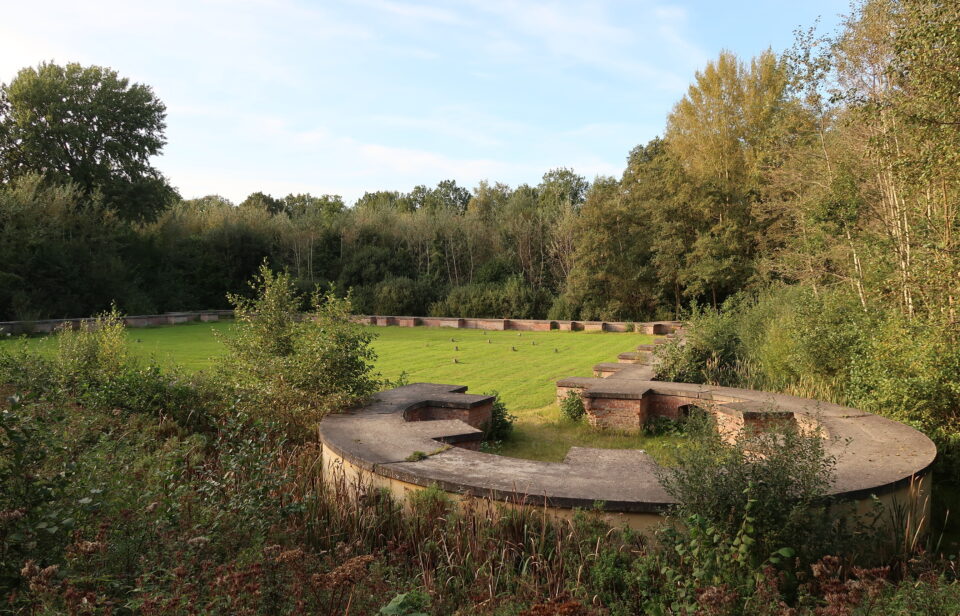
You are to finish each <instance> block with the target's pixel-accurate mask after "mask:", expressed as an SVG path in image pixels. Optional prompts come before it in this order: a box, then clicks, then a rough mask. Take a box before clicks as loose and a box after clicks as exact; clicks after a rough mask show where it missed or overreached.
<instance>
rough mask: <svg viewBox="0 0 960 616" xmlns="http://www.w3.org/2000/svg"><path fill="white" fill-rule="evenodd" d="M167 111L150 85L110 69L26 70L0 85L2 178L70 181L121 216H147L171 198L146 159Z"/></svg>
mask: <svg viewBox="0 0 960 616" xmlns="http://www.w3.org/2000/svg"><path fill="white" fill-rule="evenodd" d="M165 117H166V108H165V106H164V104H163V103H162V102H161V101H160V100H159V99H158V98H157V97H156V96H155V95H154V93H153V90H152V89H151V88H150V87H149V86H146V85H143V84H138V83H130V81H129V80H128V79H125V78H122V77H120V76H119V75H118V74H117V73H116V71H113V70H111V69H108V68H104V67H100V66H88V67H83V66H81V65H79V64H75V63H71V64H67V65H66V66H59V65H56V64H48V63H44V64H41V65H40V66H39V67H37V68H25V69H23V70H21V71H20V72H19V73H18V74H17V76H16V77H15V78H14V79H13V81H11V82H10V83H9V84H4V85H2V86H0V177H3V178H6V179H8V180H9V179H13V178H16V177H20V176H22V175H25V174H28V173H39V174H43V175H44V176H45V177H46V178H47V179H48V180H51V181H56V182H64V181H70V182H73V183H74V184H75V185H77V186H79V187H80V188H81V189H82V190H83V191H85V192H87V193H88V194H92V193H93V192H94V191H99V192H100V193H101V194H102V195H103V200H104V203H105V205H106V207H108V208H110V209H113V210H115V211H116V212H117V214H119V215H120V216H121V217H123V218H125V219H128V220H150V219H153V218H155V217H156V215H157V214H158V213H159V212H160V211H161V210H163V208H164V207H166V206H167V205H168V204H169V203H170V201H171V200H172V199H173V198H174V197H175V196H176V193H175V192H174V191H173V189H172V188H171V187H170V186H169V185H168V184H167V182H166V180H165V179H164V178H163V176H162V175H161V174H160V172H159V171H157V170H156V169H155V168H153V167H152V166H151V164H150V158H151V157H152V156H155V155H157V154H159V153H160V150H161V148H162V147H163V145H164V143H165V140H164V136H163V131H164V128H165V127H166V124H165Z"/></svg>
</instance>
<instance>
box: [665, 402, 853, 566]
mask: <svg viewBox="0 0 960 616" xmlns="http://www.w3.org/2000/svg"><path fill="white" fill-rule="evenodd" d="M688 435H689V436H688V438H686V439H684V442H683V443H682V445H679V446H677V447H676V448H675V451H674V452H673V456H674V459H675V460H676V466H672V467H667V468H661V470H660V481H661V483H662V485H663V487H664V489H665V490H666V491H667V493H668V494H670V495H671V496H673V497H674V498H675V499H676V500H677V501H678V502H679V505H678V509H677V511H676V515H677V516H678V517H679V519H681V520H683V519H685V518H687V517H690V516H700V517H702V518H703V519H704V520H706V521H707V522H709V523H710V524H711V525H714V526H715V527H717V528H718V529H722V530H723V531H724V532H725V533H726V534H727V535H728V536H734V535H735V534H736V533H737V532H738V529H739V527H740V525H741V524H742V522H743V520H744V518H745V516H747V515H748V510H749V515H750V516H751V517H752V519H753V521H752V526H753V528H754V531H755V539H756V550H757V552H756V554H755V555H757V556H759V557H760V558H763V557H765V556H766V555H768V554H770V553H772V552H773V551H774V550H776V549H779V548H782V547H784V546H793V547H796V548H798V549H800V548H801V547H804V548H810V549H814V550H815V549H818V548H819V547H820V545H821V542H819V541H814V538H815V537H817V536H822V534H823V531H824V529H825V528H828V527H829V523H827V522H826V521H825V520H826V518H825V517H824V514H825V512H826V509H825V507H826V501H825V499H826V495H827V490H828V488H829V487H830V482H831V480H832V476H833V470H834V468H835V466H836V460H835V459H834V458H833V457H831V456H828V455H827V454H826V452H825V449H824V439H823V436H822V435H821V434H819V433H817V432H815V433H809V434H804V433H801V432H799V431H798V430H797V429H796V428H795V427H794V426H792V425H784V426H779V427H774V428H771V429H770V430H764V431H757V430H742V431H741V432H740V433H738V434H737V435H736V437H735V438H733V439H729V440H728V439H725V438H724V436H722V435H721V434H720V433H719V432H718V431H717V429H716V425H715V423H714V421H713V419H712V417H711V416H710V415H709V414H706V413H703V414H695V415H691V418H690V419H689V420H688ZM817 556H819V555H817Z"/></svg>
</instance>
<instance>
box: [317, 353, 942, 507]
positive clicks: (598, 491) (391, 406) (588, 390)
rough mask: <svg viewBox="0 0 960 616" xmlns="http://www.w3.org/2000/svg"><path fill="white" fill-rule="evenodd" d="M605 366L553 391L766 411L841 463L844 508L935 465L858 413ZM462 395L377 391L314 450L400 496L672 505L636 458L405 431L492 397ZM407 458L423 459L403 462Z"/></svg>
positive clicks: (442, 389) (448, 423) (753, 413)
mask: <svg viewBox="0 0 960 616" xmlns="http://www.w3.org/2000/svg"><path fill="white" fill-rule="evenodd" d="M614 365H615V366H622V369H621V370H620V371H619V372H617V373H616V374H614V375H613V376H611V377H610V378H608V379H599V378H589V377H586V378H570V379H563V380H562V381H560V382H559V383H558V386H562V387H565V388H568V389H575V390H578V391H581V392H582V395H584V396H585V397H586V398H587V399H602V400H617V399H619V400H624V401H638V402H639V401H647V400H649V401H656V400H660V402H661V403H663V402H664V401H666V400H671V399H676V400H681V401H693V402H695V403H696V404H698V405H702V406H704V407H705V408H706V407H711V406H712V407H714V408H722V409H723V411H722V413H723V414H724V415H727V416H730V417H740V418H741V420H744V421H745V420H747V419H749V418H751V417H753V418H757V417H762V416H763V415H764V413H766V412H768V411H769V410H775V411H776V415H777V416H778V417H780V418H789V419H791V420H796V421H798V423H799V425H802V426H804V425H805V426H812V425H819V426H820V427H821V428H822V430H823V432H824V433H825V435H826V436H827V437H828V439H827V441H826V449H827V452H828V454H831V455H835V456H836V457H837V460H838V465H837V468H836V474H835V481H834V484H833V486H832V487H831V490H830V492H831V494H834V495H837V496H840V497H842V498H845V499H850V500H859V499H869V498H870V497H871V496H872V495H875V496H878V497H881V496H884V495H891V494H893V493H898V494H900V493H905V490H906V489H907V487H908V485H909V484H910V482H911V481H912V480H913V479H914V478H916V477H922V476H924V475H925V474H926V473H927V471H928V469H929V467H930V464H931V463H932V462H933V459H934V457H935V456H936V448H935V447H934V445H933V443H932V442H931V441H930V439H928V438H927V437H926V436H924V435H923V434H921V433H919V432H917V431H916V430H914V429H912V428H910V427H908V426H905V425H903V424H900V423H897V422H895V421H891V420H889V419H885V418H883V417H879V416H876V415H872V414H870V413H865V412H863V411H858V410H856V409H851V408H846V407H841V406H838V405H834V404H829V403H824V402H818V401H814V400H805V399H801V398H796V397H793V396H787V395H782V394H771V393H764V392H756V391H751V390H744V389H733V388H724V387H708V386H703V385H691V384H684V383H662V382H657V381H650V380H644V379H637V378H623V377H628V376H629V375H630V370H631V369H635V368H646V369H648V370H649V368H648V367H643V366H634V365H630V364H622V365H617V364H614ZM618 377H620V378H618ZM465 389H466V388H464V387H460V386H456V385H433V384H425V383H418V384H414V385H408V386H405V387H400V388H397V389H393V390H389V391H386V392H382V393H380V394H378V395H377V396H376V398H375V399H374V400H373V401H372V402H371V403H370V404H368V405H366V406H364V407H362V408H359V409H355V410H352V411H350V412H346V413H342V414H337V415H331V416H328V417H327V418H325V419H324V420H323V422H321V424H320V438H321V441H322V443H323V445H324V447H325V448H327V450H328V451H330V452H331V453H332V454H333V455H334V456H336V457H337V458H338V459H341V460H343V461H345V462H346V463H348V464H349V465H351V466H352V467H356V468H359V469H363V470H364V471H367V472H369V473H370V474H371V475H374V476H377V477H380V478H381V479H384V480H387V481H393V482H395V485H400V486H408V487H410V486H414V487H416V486H419V487H427V486H431V485H437V486H439V487H440V488H442V489H443V490H446V491H448V492H451V493H454V494H459V495H472V496H479V497H485V498H492V499H496V500H501V501H504V502H510V503H519V502H523V503H527V504H537V505H544V506H548V507H554V508H561V509H564V508H573V507H585V508H589V507H592V506H593V505H594V503H595V502H596V501H603V502H604V503H605V510H606V511H612V512H620V513H624V514H650V513H657V512H661V511H663V510H664V508H666V507H667V506H669V505H670V504H671V502H672V501H671V499H670V498H669V496H668V495H667V494H666V492H665V491H664V490H663V488H662V487H661V486H660V484H659V482H658V480H657V478H656V468H657V467H656V464H655V463H654V462H653V461H652V460H651V459H650V458H649V456H647V454H645V453H644V452H643V451H635V450H602V449H585V448H574V449H572V450H571V451H570V453H569V454H568V456H567V458H566V460H565V461H564V462H562V463H550V462H537V461H531V460H521V459H515V458H507V457H503V456H496V455H491V454H486V453H481V452H478V451H471V450H469V449H464V448H461V447H452V448H445V447H443V444H444V443H448V444H456V443H458V442H469V441H472V440H475V439H476V438H478V432H479V430H477V429H476V428H475V427H472V426H469V425H467V424H466V423H464V422H462V421H459V420H455V419H446V420H444V419H440V420H433V421H414V422H410V421H405V419H404V417H405V416H406V415H409V414H410V413H411V411H414V410H416V409H418V408H452V409H471V408H477V407H481V406H484V405H485V404H488V403H489V397H487V396H473V395H469V394H466V393H463V392H464V391H465ZM558 389H559V388H558ZM414 452H423V453H426V454H428V456H427V457H426V458H425V459H422V460H419V461H409V460H410V456H411V454H413V453H414ZM638 519H639V518H638ZM644 519H647V520H648V519H649V516H648V517H647V518H644ZM627 522H628V523H630V520H629V519H627ZM644 523H649V522H644Z"/></svg>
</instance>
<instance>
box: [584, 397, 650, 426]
mask: <svg viewBox="0 0 960 616" xmlns="http://www.w3.org/2000/svg"><path fill="white" fill-rule="evenodd" d="M584 407H585V408H586V410H587V419H588V421H589V422H590V425H592V426H596V427H598V428H610V429H615V430H633V431H636V430H639V429H640V427H641V426H642V425H643V424H644V423H646V421H647V410H646V404H645V401H644V400H626V399H618V398H587V400H586V403H585V404H584Z"/></svg>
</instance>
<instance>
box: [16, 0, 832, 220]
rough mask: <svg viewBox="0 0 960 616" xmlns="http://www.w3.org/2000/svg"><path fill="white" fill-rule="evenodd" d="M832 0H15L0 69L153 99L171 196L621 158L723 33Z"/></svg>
mask: <svg viewBox="0 0 960 616" xmlns="http://www.w3.org/2000/svg"><path fill="white" fill-rule="evenodd" d="M847 6H848V4H847V2H845V1H827V0H809V1H807V2H796V1H792V2H785V1H781V0H770V1H767V2H709V1H705V0H698V1H686V0H676V1H674V2H647V1H643V0H636V1H626V0H624V1H608V2H602V1H597V2H539V1H529V2H519V1H516V2H514V1H509V0H476V1H473V0H464V1H456V2H455V1H448V2H429V1H426V0H417V1H409V2H408V1H406V0H354V1H351V2H315V1H314V2H310V1H293V0H211V1H202V0H187V1H179V0H169V1H168V0H153V1H152V2H139V1H132V0H127V1H124V0H119V1H97V0H91V1H89V2H76V1H75V0H72V1H63V2H61V1H56V0H53V1H45V0H37V1H34V2H15V3H11V5H8V6H6V7H5V8H4V19H3V21H0V81H3V82H9V81H10V80H11V79H12V78H13V77H14V76H15V74H16V71H17V70H18V69H19V68H21V67H24V66H30V65H36V64H38V63H39V62H41V61H44V60H52V61H56V62H59V63H64V62H69V61H76V62H80V63H83V64H99V65H105V66H110V67H112V68H114V69H115V70H117V71H118V72H119V73H120V74H121V75H123V76H126V77H129V78H131V79H132V80H134V81H138V82H141V83H146V84H149V85H150V86H152V87H153V88H154V91H155V92H156V94H157V95H158V96H159V97H160V98H161V99H162V100H163V101H164V102H165V103H166V105H167V113H168V115H167V132H166V135H167V139H168V144H167V146H166V148H165V149H164V153H163V155H162V156H161V157H159V158H158V159H157V160H156V161H155V164H156V166H157V167H158V168H160V170H161V171H163V172H164V173H165V174H166V175H167V177H168V178H170V180H171V182H172V183H173V185H175V186H177V187H178V189H179V190H180V191H181V194H183V196H184V197H187V198H189V197H197V196H202V195H205V194H211V193H217V194H221V195H223V196H225V197H227V198H230V199H232V200H234V201H240V200H242V199H243V198H244V197H245V196H246V195H247V194H249V193H250V192H253V191H256V190H263V191H265V192H268V193H272V194H274V195H276V196H283V195H285V194H287V193H290V192H312V193H314V194H324V193H331V194H340V195H342V196H343V197H344V198H345V199H347V201H348V203H349V202H351V201H352V200H354V199H356V198H357V197H359V196H360V195H362V194H363V193H364V192H365V191H367V190H378V189H387V190H403V191H406V190H409V189H410V188H412V187H413V186H414V185H416V184H427V185H433V184H436V183H437V182H438V181H440V180H443V179H447V178H452V179H455V180H456V181H457V182H458V183H459V184H461V185H465V186H468V187H472V186H475V185H476V183H477V182H478V181H479V180H481V179H489V180H491V181H503V182H506V183H508V184H511V185H517V184H519V183H523V182H528V183H532V184H535V183H537V182H538V181H539V179H540V177H541V176H542V175H543V173H544V172H545V171H547V170H548V169H551V168H554V167H572V168H573V169H574V170H576V171H577V172H578V173H580V174H582V175H585V176H587V177H588V178H590V179H592V178H593V177H594V176H595V175H597V174H604V175H619V174H620V173H621V172H622V170H623V167H624V162H625V159H626V156H627V153H628V152H629V151H630V149H631V148H633V147H634V146H636V145H637V144H640V143H645V142H646V141H648V140H650V139H651V138H653V137H654V136H656V135H658V134H661V133H662V131H663V127H664V123H665V120H666V116H667V114H668V113H669V112H670V109H671V108H672V106H673V104H674V103H675V102H676V101H677V100H679V98H680V97H681V96H682V95H683V93H684V91H685V90H686V88H687V86H688V85H689V83H690V81H691V80H692V79H693V76H694V73H695V71H696V70H697V69H698V68H701V67H702V66H703V65H704V64H705V63H706V62H707V61H708V60H710V59H711V58H714V57H716V55H717V54H718V53H719V51H720V50H721V49H730V50H732V51H734V52H736V53H737V54H738V55H740V56H741V57H744V58H749V57H750V56H752V55H754V54H756V53H758V52H760V51H762V50H763V49H765V48H766V47H768V46H771V47H773V48H774V49H775V50H778V51H779V50H782V49H785V48H787V47H789V46H790V45H791V43H792V41H793V30H794V29H796V28H798V27H808V26H810V25H813V23H814V20H816V19H817V17H820V18H821V29H822V30H824V31H832V30H833V29H834V28H835V27H836V25H837V23H838V22H839V17H838V15H839V14H840V13H843V12H845V11H846V9H847Z"/></svg>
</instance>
